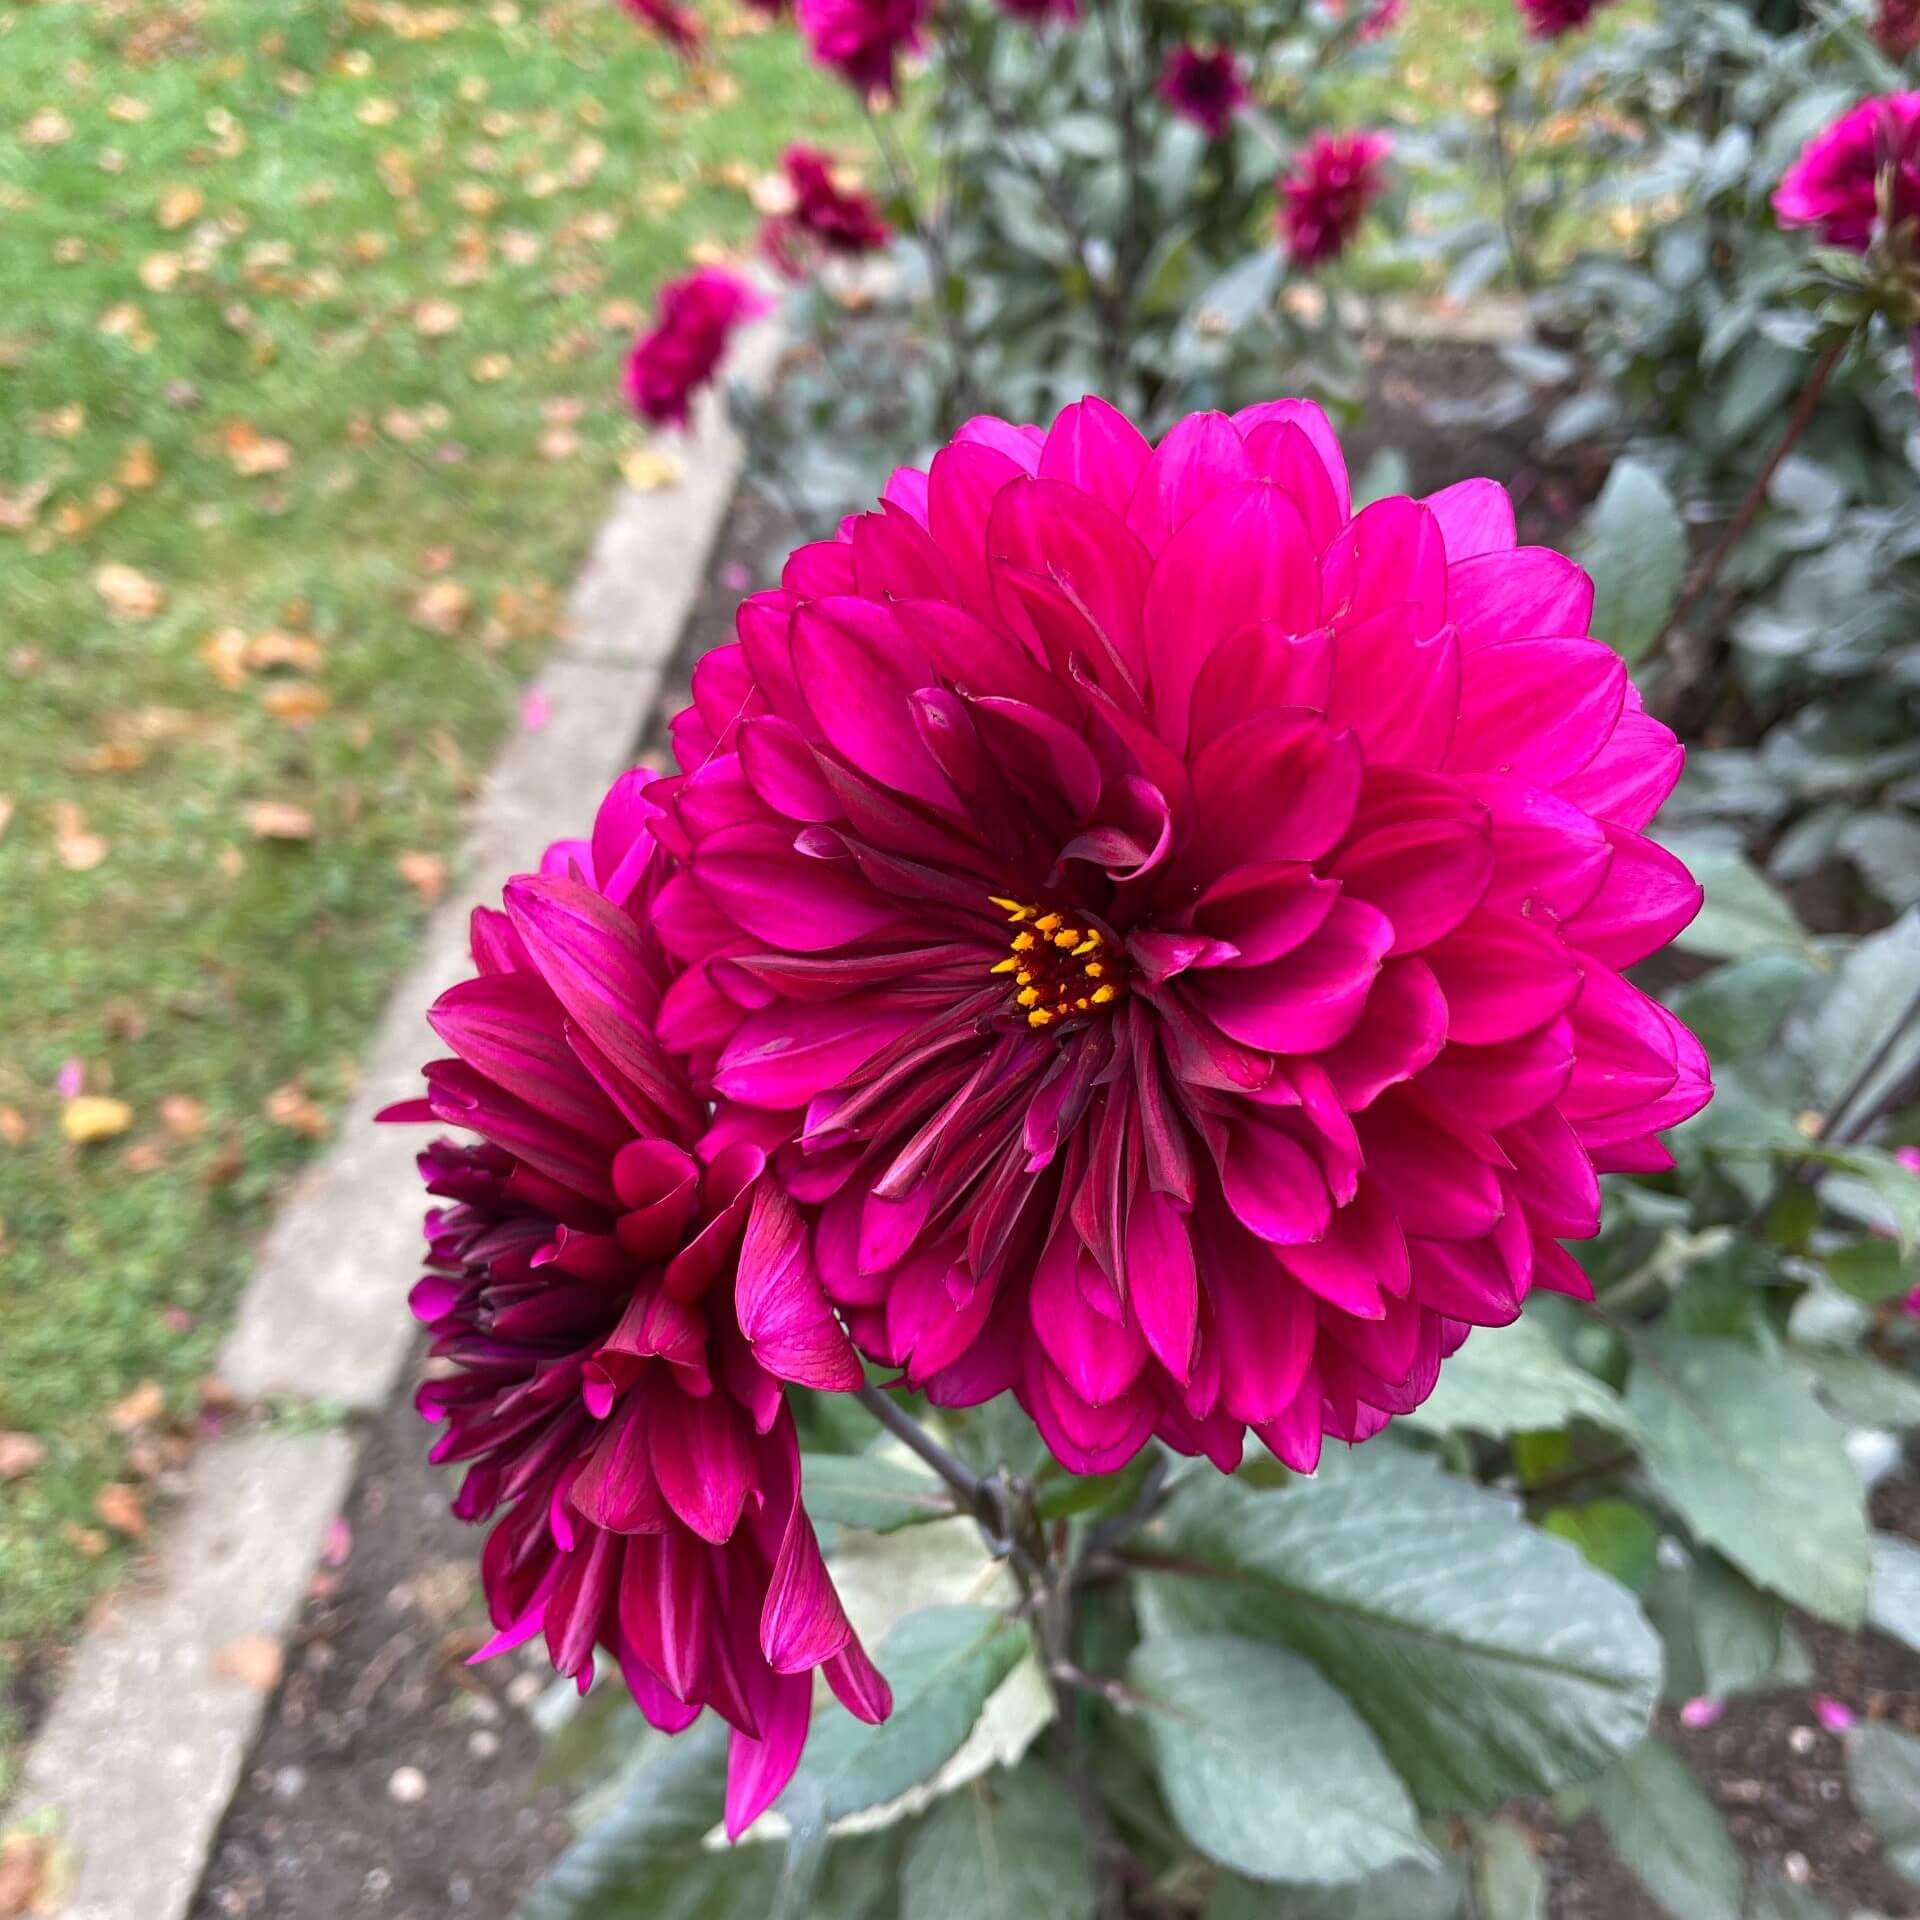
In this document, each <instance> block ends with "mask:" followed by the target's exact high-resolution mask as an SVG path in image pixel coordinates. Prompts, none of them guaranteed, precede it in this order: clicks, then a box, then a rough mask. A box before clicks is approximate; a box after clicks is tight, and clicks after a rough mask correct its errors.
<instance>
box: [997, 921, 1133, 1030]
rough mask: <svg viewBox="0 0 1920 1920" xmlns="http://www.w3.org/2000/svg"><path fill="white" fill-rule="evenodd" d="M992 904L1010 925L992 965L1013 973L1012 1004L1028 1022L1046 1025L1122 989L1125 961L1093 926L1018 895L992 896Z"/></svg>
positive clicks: (1105, 1003)
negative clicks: (1003, 952)
mask: <svg viewBox="0 0 1920 1920" xmlns="http://www.w3.org/2000/svg"><path fill="white" fill-rule="evenodd" d="M992 904H993V905H994V906H996V907H998V908H999V909H1000V910H1001V912H1002V913H1004V914H1005V915H1006V916H1007V919H1008V920H1009V922H1011V923H1012V925H1013V927H1014V929H1015V932H1014V935H1013V938H1012V939H1011V940H1010V941H1009V942H1008V943H1007V944H1008V947H1009V949H1010V951H1009V952H1008V954H1007V957H1006V958H1005V959H1004V960H1002V961H1000V962H999V963H998V964H997V965H996V966H995V967H994V969H993V971H994V972H995V973H997V974H1011V975H1012V976H1013V989H1014V992H1013V1000H1014V1005H1015V1006H1016V1007H1018V1008H1019V1010H1020V1011H1021V1012H1022V1013H1024V1014H1025V1015H1026V1017H1027V1025H1028V1026H1030V1027H1036V1028H1037V1027H1051V1026H1054V1025H1056V1024H1057V1023H1058V1022H1060V1021H1062V1020H1070V1019H1072V1018H1073V1017H1074V1016H1075V1015H1076V1014H1088V1013H1092V1012H1094V1011H1095V1010H1096V1009H1098V1008H1100V1007H1110V1006H1112V1005H1113V1003H1114V1002H1115V1001H1116V1000H1118V999H1119V998H1120V996H1121V995H1122V993H1124V992H1125V990H1126V971H1125V968H1126V963H1125V961H1124V960H1122V959H1121V958H1120V957H1119V956H1118V955H1117V954H1116V953H1115V952H1114V950H1113V947H1112V946H1111V944H1110V943H1109V942H1108V940H1107V937H1106V935H1105V934H1103V933H1102V932H1101V931H1100V929H1099V928H1098V927H1092V926H1084V925H1082V924H1081V923H1080V922H1079V921H1078V920H1076V919H1074V918H1073V917H1072V916H1071V915H1070V914H1065V913H1060V912H1057V911H1048V912H1042V911H1041V909H1040V908H1039V907H1037V906H1028V905H1026V904H1025V903H1023V902H1022V901H1019V900H1002V899H1000V898H999V897H998V896H993V897H992Z"/></svg>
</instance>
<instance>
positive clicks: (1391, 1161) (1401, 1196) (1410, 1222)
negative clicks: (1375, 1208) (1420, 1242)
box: [1355, 1093, 1503, 1240]
mask: <svg viewBox="0 0 1920 1920" xmlns="http://www.w3.org/2000/svg"><path fill="white" fill-rule="evenodd" d="M1355 1124H1356V1125H1357V1127H1358V1128H1359V1132H1360V1144H1361V1146H1362V1147H1363V1149H1364V1150H1365V1152H1366V1156H1367V1170H1368V1172H1369V1173H1370V1174H1371V1175H1373V1176H1375V1177H1376V1178H1377V1179H1378V1180H1379V1183H1380V1186H1381V1188H1382V1189H1383V1191H1385V1192H1387V1193H1390V1194H1391V1195H1392V1196H1393V1207H1394V1211H1395V1212H1396V1213H1397V1214H1398V1215H1399V1217H1400V1224H1401V1226H1402V1227H1403V1228H1404V1229H1405V1230H1406V1231H1407V1232H1408V1233H1409V1234H1421V1235H1424V1236H1427V1237H1429V1238H1432V1239H1436V1240H1471V1239H1476V1238H1478V1237H1479V1236H1480V1235H1482V1234H1486V1233H1491V1232H1492V1231H1493V1229H1494V1227H1495V1226H1496V1225H1497V1224H1498V1223H1499V1220H1500V1217H1501V1213H1502V1211H1503V1203H1502V1200H1501V1194H1500V1182H1499V1178H1498V1176H1497V1175H1496V1173H1495V1171H1494V1169H1493V1168H1492V1167H1491V1166H1489V1165H1488V1164H1487V1163H1486V1162H1485V1161H1484V1160H1481V1159H1479V1158H1478V1157H1477V1156H1476V1155H1474V1154H1473V1153H1471V1152H1469V1151H1468V1150H1467V1148H1466V1147H1464V1146H1462V1145H1461V1144H1460V1143H1459V1141H1457V1140H1456V1139H1455V1138H1454V1137H1453V1135H1452V1134H1450V1133H1448V1132H1446V1131H1445V1130H1444V1129H1442V1128H1440V1127H1437V1126H1435V1125H1434V1123H1433V1122H1432V1121H1431V1120H1429V1119H1427V1118H1426V1116H1425V1115H1423V1114H1422V1113H1420V1112H1419V1111H1418V1110H1417V1109H1416V1108H1415V1107H1414V1106H1412V1105H1411V1104H1410V1102H1409V1101H1408V1098H1407V1096H1406V1095H1405V1094H1404V1093H1390V1094H1388V1095H1386V1096H1385V1097H1384V1098H1383V1099H1381V1100H1379V1101H1376V1102H1375V1103H1374V1105H1373V1106H1372V1107H1370V1108H1369V1109H1368V1110H1367V1111H1366V1113H1364V1114H1363V1115H1361V1116H1360V1118H1359V1120H1358V1121H1357V1122H1356V1123H1355Z"/></svg>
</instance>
